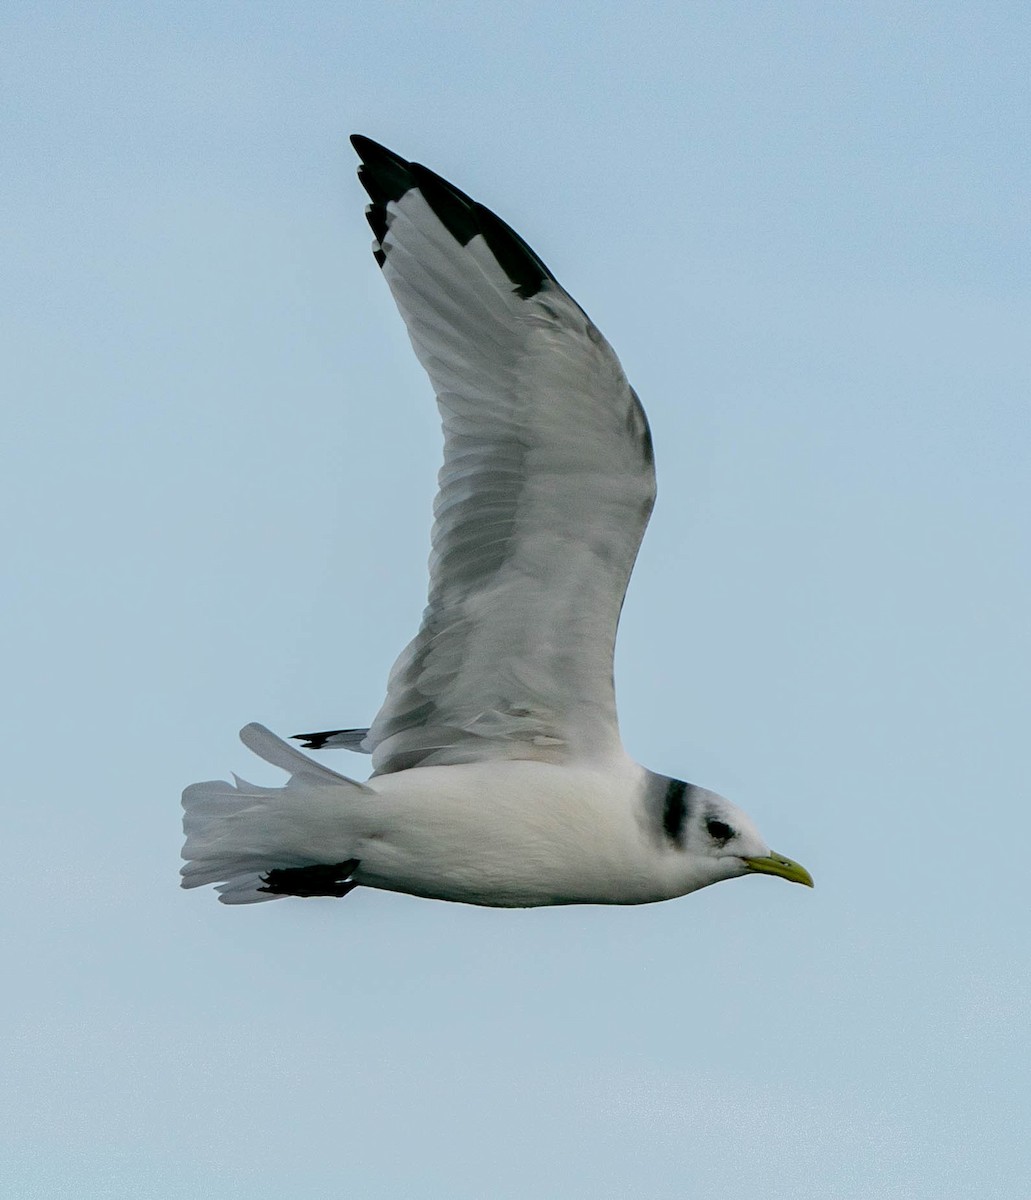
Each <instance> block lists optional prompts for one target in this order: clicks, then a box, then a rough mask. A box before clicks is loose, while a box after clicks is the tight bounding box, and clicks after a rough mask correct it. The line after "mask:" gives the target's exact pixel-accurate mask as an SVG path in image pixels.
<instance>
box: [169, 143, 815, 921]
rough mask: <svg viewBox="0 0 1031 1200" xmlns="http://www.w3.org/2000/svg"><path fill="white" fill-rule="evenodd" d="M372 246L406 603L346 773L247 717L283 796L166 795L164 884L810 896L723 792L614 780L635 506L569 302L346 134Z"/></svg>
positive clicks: (501, 237)
mask: <svg viewBox="0 0 1031 1200" xmlns="http://www.w3.org/2000/svg"><path fill="white" fill-rule="evenodd" d="M352 142H353V144H354V147H355V149H356V150H357V151H358V154H359V155H360V157H361V159H362V165H361V167H360V168H359V172H358V174H359V178H360V180H361V182H362V184H363V185H364V187H365V190H366V191H367V192H368V194H369V196H370V197H371V200H372V203H371V204H370V205H369V207H368V208H367V210H366V213H367V216H368V220H369V224H370V225H371V226H372V230H373V233H374V234H375V239H376V240H375V242H374V244H373V253H374V255H375V257H376V261H377V262H378V263H379V265H380V267H381V268H382V272H383V275H384V278H385V279H386V281H387V283H388V285H389V286H390V290H391V291H392V293H393V295H394V299H395V300H396V302H397V306H398V308H399V309H400V310H401V315H402V317H403V318H404V321H405V324H406V325H407V327H408V333H409V335H410V337H411V340H412V345H413V347H414V349H415V353H416V354H417V356H418V358H419V361H420V362H421V363H422V365H423V367H424V368H425V369H426V371H427V373H428V374H429V377H430V379H431V381H432V383H433V387H434V390H435V392H436V394H437V403H438V405H439V408H440V414H441V418H442V421H443V426H444V465H443V467H442V468H441V471H440V490H439V493H438V495H437V499H436V503H435V504H434V524H433V537H432V546H433V548H432V555H431V558H430V585H429V602H428V604H427V607H426V610H425V613H424V616H423V621H422V626H421V628H420V630H419V632H418V633H417V634H416V636H415V638H414V640H413V641H412V642H411V643H410V644H409V645H408V646H407V648H406V649H405V650H404V651H403V652H402V654H401V656H400V658H399V659H398V660H397V662H396V663H395V665H394V668H393V670H392V671H391V673H390V679H389V683H388V685H387V697H386V700H385V701H384V703H383V707H382V708H381V709H380V711H379V713H378V714H377V715H376V718H375V720H374V721H373V722H372V725H371V726H370V727H369V728H368V729H348V730H335V731H332V732H327V733H312V734H306V735H297V736H298V740H300V741H302V742H304V743H305V745H306V747H307V748H309V749H315V750H318V749H321V748H323V747H326V746H339V747H345V748H347V749H349V750H358V751H363V752H365V753H367V754H371V755H372V766H373V774H372V777H371V778H370V779H369V780H368V781H367V782H365V783H358V782H356V781H354V780H352V779H348V778H346V777H345V776H343V775H339V774H337V773H336V772H335V771H331V770H329V769H328V768H327V767H325V766H323V765H322V764H321V763H319V762H316V761H315V760H313V759H312V758H310V757H309V756H308V755H306V754H302V753H301V751H300V750H297V749H295V748H294V747H292V746H290V745H289V744H288V743H286V742H284V741H282V740H281V739H280V738H278V737H276V736H275V735H274V734H272V733H271V732H269V730H267V729H265V728H264V727H262V726H260V725H248V726H246V727H245V728H244V729H243V730H242V731H241V734H240V736H241V738H242V740H243V742H244V744H245V745H246V746H247V747H248V748H249V749H251V750H253V751H254V752H255V754H257V755H259V756H260V757H261V758H263V759H265V760H266V761H267V762H269V763H272V764H273V765H275V766H277V767H281V768H282V769H283V770H284V771H286V772H288V773H289V776H290V778H289V781H288V782H287V784H286V786H285V787H282V788H269V787H258V786H255V785H253V784H249V783H246V782H244V781H243V780H240V779H237V780H236V782H235V783H233V784H230V783H223V782H212V783H195V784H193V785H192V786H191V787H188V788H187V789H186V791H185V792H184V793H183V805H184V808H185V810H186V815H185V821H184V825H185V830H186V844H185V847H184V849H183V857H184V858H185V859H186V860H187V862H186V866H184V867H183V871H182V875H183V886H184V887H198V886H200V885H202V884H209V883H213V884H218V886H219V891H220V892H221V899H222V901H223V902H224V903H227V904H248V903H252V902H254V901H258V900H272V899H276V898H277V897H280V896H344V895H346V894H347V893H348V892H349V891H350V890H351V889H352V888H354V887H356V886H363V887H372V888H382V889H386V890H389V891H396V892H406V893H410V894H412V895H416V896H427V897H432V898H435V899H438V900H457V901H462V902H465V903H468V904H482V905H494V906H499V907H525V906H533V905H545V904H643V903H648V902H649V901H655V900H668V899H671V898H672V897H674V896H682V895H684V894H685V893H687V892H692V891H695V890H697V889H698V888H701V887H705V886H706V885H708V884H710V883H716V882H717V881H719V880H721V879H730V878H733V877H734V876H737V875H745V874H747V873H749V872H762V873H764V874H767V875H780V876H782V877H783V878H785V879H789V880H793V881H794V882H796V883H804V884H809V885H811V884H812V879H811V878H810V876H809V873H808V872H807V871H806V870H805V868H804V867H801V866H799V865H798V863H795V862H792V861H791V859H788V858H784V857H782V856H781V855H779V854H774V853H773V852H772V851H771V850H770V848H769V847H768V846H767V844H766V842H765V841H764V840H763V838H762V836H761V835H760V834H759V832H758V831H757V830H756V828H755V826H754V825H753V824H752V822H751V820H749V818H748V817H747V816H746V815H745V814H744V813H743V812H742V811H741V810H740V809H738V808H736V807H735V806H734V805H733V804H731V803H730V802H729V801H728V800H725V799H724V798H723V797H721V796H718V795H716V794H715V793H713V792H710V791H706V789H705V788H701V787H696V786H694V785H693V784H689V783H685V782H683V781H682V780H678V779H671V778H669V777H667V776H665V775H659V774H656V773H654V772H652V771H648V770H646V769H645V768H644V767H641V766H639V765H638V764H637V763H636V762H634V761H633V759H631V758H630V757H629V756H628V755H627V753H626V751H625V750H624V749H623V744H622V741H621V740H620V736H619V729H618V725H617V722H616V705H615V696H614V691H613V678H612V657H613V647H614V643H615V637H616V625H617V623H618V620H619V614H620V608H621V606H622V603H623V595H624V592H625V591H626V586H627V581H628V580H629V577H630V572H631V570H632V568H633V564H634V559H635V557H636V555H637V549H638V546H639V545H640V542H641V538H642V536H643V534H644V529H645V525H646V524H647V522H648V517H649V515H650V513H651V510H652V505H653V503H654V499H655V471H654V463H653V456H652V443H651V435H650V432H649V429H648V421H647V418H646V417H645V414H644V409H643V408H642V407H641V403H640V401H639V400H638V398H637V395H636V393H635V392H634V390H633V389H632V388H631V387H630V385H629V383H628V382H627V380H626V377H625V376H624V374H623V371H622V368H621V367H620V365H619V361H618V360H617V358H616V356H615V354H614V353H613V351H612V349H611V347H610V346H609V344H608V342H606V341H605V339H604V338H603V337H602V335H601V334H600V333H599V332H598V330H597V329H596V328H595V326H594V325H593V324H592V322H591V321H590V319H589V318H588V317H587V315H586V314H585V313H584V311H583V309H582V308H580V306H579V305H578V304H577V303H576V302H575V301H574V300H573V299H572V298H571V297H570V296H569V294H568V293H567V292H566V291H565V290H564V289H563V288H562V287H561V286H560V285H559V283H558V282H557V280H556V279H555V277H554V276H553V275H552V274H551V272H550V271H549V270H548V268H547V267H546V266H545V265H544V263H543V262H541V260H540V259H539V258H538V257H537V255H536V254H535V253H534V252H533V251H532V250H531V249H530V248H529V246H527V244H526V243H525V242H524V241H523V240H522V238H520V237H519V235H518V234H516V233H515V232H513V230H511V229H510V228H509V227H508V226H507V225H506V224H505V223H504V222H503V221H501V220H500V219H499V218H498V217H497V216H495V215H494V213H492V212H491V211H490V210H489V209H486V208H484V207H483V205H481V204H478V203H476V202H475V201H474V200H471V199H470V198H469V197H468V196H466V195H465V194H464V193H463V192H460V191H459V190H458V189H457V188H456V187H454V186H453V185H452V184H450V183H448V182H447V181H446V180H444V179H442V178H441V177H440V176H439V175H436V174H434V173H433V172H432V171H430V170H428V169H427V168H426V167H423V166H421V165H420V164H419V163H410V162H406V161H405V160H404V159H403V158H400V157H398V155H396V154H394V153H392V152H391V151H389V150H387V149H385V148H384V147H383V146H380V145H377V143H375V142H373V141H370V140H369V139H368V138H365V137H354V138H352Z"/></svg>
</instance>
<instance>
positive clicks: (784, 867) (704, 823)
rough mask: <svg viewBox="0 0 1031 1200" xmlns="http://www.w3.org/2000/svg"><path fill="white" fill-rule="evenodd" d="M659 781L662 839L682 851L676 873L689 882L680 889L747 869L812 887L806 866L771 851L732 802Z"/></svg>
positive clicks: (745, 872) (698, 789)
mask: <svg viewBox="0 0 1031 1200" xmlns="http://www.w3.org/2000/svg"><path fill="white" fill-rule="evenodd" d="M655 778H658V777H655ZM663 784H664V786H663V791H662V805H661V822H662V834H663V839H664V842H665V844H666V846H667V847H668V848H669V849H672V850H674V851H677V852H679V854H680V855H682V858H681V860H680V863H679V871H678V874H679V875H680V876H681V878H685V877H686V882H688V884H689V886H688V887H687V888H686V889H685V890H687V891H695V890H696V889H697V888H700V887H705V886H706V885H708V884H710V883H717V882H718V881H719V880H721V879H733V878H734V877H735V876H737V875H748V874H751V873H759V874H763V875H779V876H780V877H781V878H782V879H788V880H790V881H791V882H792V883H803V884H805V885H806V886H807V887H812V886H813V880H812V876H811V875H810V874H809V872H808V871H807V870H806V869H805V867H803V866H800V865H799V864H798V863H796V862H794V861H792V860H791V859H790V858H785V857H784V856H783V855H782V854H776V853H774V851H772V850H771V849H770V848H769V846H768V845H767V844H766V841H765V839H764V838H763V836H762V834H760V832H759V831H758V829H756V827H755V825H754V824H753V823H752V819H751V818H750V817H749V816H748V814H747V813H745V812H743V811H742V810H741V809H740V808H738V807H737V805H735V804H731V802H730V801H729V800H726V799H724V797H723V796H718V795H717V794H716V793H715V792H710V791H708V790H706V789H705V788H701V787H695V786H694V785H693V784H690V783H681V782H680V781H679V780H676V779H664V780H663Z"/></svg>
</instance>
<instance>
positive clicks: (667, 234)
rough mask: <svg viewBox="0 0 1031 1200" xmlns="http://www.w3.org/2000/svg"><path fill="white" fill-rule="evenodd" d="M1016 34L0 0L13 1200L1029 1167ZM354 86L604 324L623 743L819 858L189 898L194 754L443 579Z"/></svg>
mask: <svg viewBox="0 0 1031 1200" xmlns="http://www.w3.org/2000/svg"><path fill="white" fill-rule="evenodd" d="M1029 35H1031V17H1029V15H1028V9H1027V6H1026V4H1024V3H1020V4H1018V3H990V4H987V5H981V6H974V7H971V6H970V5H968V4H959V3H941V4H929V3H919V4H918V3H908V2H905V0H893V2H892V3H890V4H888V3H857V4H850V5H830V4H823V3H783V4H770V3H762V4H754V3H752V4H750V3H726V4H725V3H696V4H689V3H683V2H682V0H681V2H679V3H675V4H673V3H670V4H657V3H647V2H644V3H638V4H635V5H626V4H622V3H621V4H613V3H597V4H583V3H565V4H561V5H556V4H554V3H547V4H544V3H539V4H538V3H527V4H518V3H517V4H512V5H507V6H499V5H492V4H484V3H476V4H473V3H453V4H446V5H445V4H430V3H421V4H413V3H395V4H385V3H383V2H382V0H379V2H377V3H371V2H365V0H348V2H347V3H337V4H330V3H326V4H320V3H311V2H307V3H306V2H303V0H302V2H298V3H293V4H290V5H286V4H269V3H261V2H250V3H222V4H210V3H194V2H190V0H176V3H175V4H172V3H149V4H124V3H106V4H97V5H84V4H81V3H75V4H65V3H59V2H55V3H48V4H45V5H40V4H39V3H31V4H29V3H23V2H20V0H8V2H7V3H6V4H5V5H4V9H3V15H2V17H0V159H2V163H3V166H2V183H0V220H2V229H3V238H2V239H0V277H2V279H3V288H2V290H0V344H2V361H3V364H4V368H3V377H4V391H5V393H6V402H5V409H6V412H7V417H6V421H5V425H6V435H5V437H4V438H3V443H4V444H3V450H2V454H3V461H2V463H0V501H2V509H3V512H4V513H5V514H6V520H5V522H4V524H5V526H6V530H5V532H4V533H3V535H2V537H3V551H2V561H3V567H4V571H5V574H6V576H7V579H6V581H5V582H4V584H3V594H4V598H5V605H4V607H5V610H6V614H7V616H6V620H5V622H4V630H3V639H4V642H3V675H4V679H5V686H4V688H3V701H2V703H3V708H4V711H3V714H2V728H3V730H4V752H5V758H6V762H5V766H4V789H3V790H4V801H3V846H4V849H3V862H4V868H3V882H2V895H3V914H2V922H0V927H2V931H3V932H2V937H3V949H2V957H0V963H2V965H3V973H4V976H5V978H6V982H5V983H4V986H3V987H2V989H0V1025H2V1028H3V1029H4V1037H3V1039H2V1046H0V1078H2V1080H3V1082H2V1085H0V1193H2V1194H3V1195H4V1196H10V1197H19V1198H21V1197H26V1198H35V1197H48V1198H49V1197H75V1198H77V1200H93V1198H101V1197H103V1198H105V1200H122V1198H125V1200H129V1198H130V1197H131V1198H140V1197H142V1198H144V1200H149V1198H154V1200H165V1198H168V1200H180V1198H185V1197H198V1198H199V1197H218V1198H219V1200H237V1198H241V1200H242V1198H244V1197H246V1198H247V1200H252V1198H253V1197H255V1196H277V1195H309V1194H311V1195H324V1196H327V1197H336V1196H360V1197H362V1198H363V1200H377V1198H381V1197H382V1198H387V1197H389V1198H392V1200H393V1198H395V1197H398V1196H410V1197H416V1198H419V1200H422V1198H427V1200H438V1198H439V1200H482V1198H484V1197H490V1198H494V1197H498V1198H503V1200H509V1198H511V1200H522V1198H524V1197H529V1196H534V1197H537V1196H539V1197H546V1198H556V1200H581V1198H583V1200H587V1198H590V1200H610V1198H611V1200H622V1198H625V1197H635V1198H636V1197H640V1198H645V1197H647V1198H648V1200H666V1198H669V1200H672V1198H674V1197H676V1198H680V1197H696V1196H697V1197H710V1196H712V1197H720V1198H726V1200H754V1198H755V1197H756V1196H762V1197H763V1198H764V1200H781V1198H784V1200H786V1198H787V1197H795V1196H798V1195H806V1196H819V1197H821V1198H828V1200H873V1198H880V1197H888V1198H892V1200H895V1198H903V1200H932V1198H933V1200H941V1198H942V1197H946V1198H952V1197H972V1196H992V1197H1024V1196H1027V1195H1029V1194H1031V1166H1029V1162H1031V1156H1029V1153H1028V1144H1029V1139H1031V1080H1029V1075H1031V1065H1029V1064H1031V1020H1029V1010H1031V969H1029V963H1028V957H1029V949H1031V933H1029V921H1028V901H1027V884H1026V880H1027V875H1028V871H1029V854H1031V819H1029V796H1028V774H1029V764H1028V758H1029V746H1031V736H1029V713H1031V704H1029V700H1031V696H1029V690H1031V689H1029V680H1031V634H1029V619H1028V618H1029V613H1031V556H1029V553H1028V533H1027V531H1028V518H1029V514H1031V469H1029V449H1031V421H1029V420H1028V401H1029V385H1031V340H1029V338H1028V329H1029V327H1031V288H1029V282H1028V281H1029V279H1031V273H1029V255H1028V240H1027V233H1028V201H1029V197H1031V187H1029V159H1028V154H1027V130H1028V127H1029V117H1031V112H1029V108H1031V105H1029V93H1031V74H1029V72H1028V57H1029V51H1031V37H1029ZM353 131H360V132H363V133H366V134H368V135H370V136H372V137H374V138H376V139H378V140H380V141H383V142H385V143H386V144H387V145H389V146H392V147H394V148H396V149H397V150H398V151H399V152H400V153H401V154H403V155H404V156H406V157H410V158H416V159H419V160H421V161H423V162H425V163H427V164H428V165H430V166H432V167H433V168H434V169H436V170H437V171H439V172H441V173H442V174H444V175H446V176H447V177H449V178H451V179H453V180H454V182H455V183H456V184H457V185H458V186H460V187H461V188H463V189H464V190H466V191H468V192H470V193H471V194H473V195H474V196H476V197H477V198H478V199H480V200H482V201H483V202H484V203H486V204H488V205H489V206H490V207H492V208H494V209H495V210H497V211H498V212H499V213H500V214H501V215H502V216H504V217H505V218H506V219H507V220H508V221H509V222H510V223H511V224H513V225H514V226H515V227H516V228H517V229H518V230H519V231H520V232H521V233H522V234H523V235H524V236H525V237H526V238H527V240H528V241H529V242H530V243H531V244H532V245H533V246H534V247H535V249H536V250H537V251H538V252H539V253H540V254H541V256H542V257H543V258H544V260H545V261H546V262H547V263H548V264H549V266H550V267H551V268H552V270H553V271H554V272H555V274H556V275H557V276H558V277H559V278H560V279H561V280H562V282H563V283H564V284H565V285H566V286H567V287H568V288H569V290H570V291H571V292H572V294H573V295H574V296H576V297H577V299H578V300H579V301H580V302H581V303H582V304H583V305H584V307H585V308H586V309H587V310H588V311H589V312H590V313H591V315H592V317H593V318H594V319H595V321H596V322H597V323H598V325H599V326H600V327H601V329H602V330H603V331H604V332H605V334H606V336H607V337H608V338H609V340H610V341H611V342H612V344H613V345H614V346H615V348H616V350H617V353H619V355H620V357H621V359H622V362H623V365H624V367H625V368H626V371H627V374H628V375H629V376H630V378H631V380H632V382H633V383H634V384H635V386H636V388H637V390H638V391H639V392H640V394H641V397H642V399H643V401H644V404H645V406H646V408H647V411H648V413H649V416H650V418H651V423H652V428H653V432H654V435H655V442H656V449H657V460H658V471H659V502H658V506H657V509H656V512H655V516H654V518H653V521H652V525H651V529H650V532H649V535H648V537H647V538H646V539H645V543H644V547H643V550H642V553H641V557H640V560H639V564H638V569H637V572H636V574H635V576H634V579H633V582H632V584H631V589H630V594H629V597H628V600H627V604H626V608H625V610H624V618H623V623H622V629H621V638H620V645H619V651H618V656H617V686H618V694H619V701H620V712H621V719H622V725H623V732H624V739H625V741H626V744H627V747H628V749H629V750H630V752H631V753H632V754H633V755H634V756H635V757H637V758H638V759H640V760H641V761H642V762H644V763H645V764H647V765H648V766H649V767H651V768H653V769H655V770H658V771H663V772H666V773H669V774H674V775H679V776H681V777H685V778H687V779H690V780H691V781H693V782H695V783H698V784H702V785H704V786H707V787H710V788H714V789H716V790H718V791H721V792H723V793H725V794H726V795H728V796H730V797H731V798H732V799H733V800H735V801H736V802H737V803H739V804H741V805H742V806H743V807H744V808H746V809H747V810H748V811H749V812H750V813H751V814H752V815H753V816H754V817H755V819H756V821H757V822H758V824H759V826H760V828H761V829H762V830H763V831H764V833H765V834H766V836H767V837H768V839H769V841H770V843H771V844H772V845H773V846H774V847H775V848H776V849H778V850H779V851H781V852H783V853H786V854H789V855H791V856H792V857H793V858H797V859H798V860H799V861H801V862H803V863H805V864H806V865H807V866H808V867H809V868H810V869H811V870H812V872H813V874H814V876H815V877H816V881H817V887H816V890H815V891H812V892H810V891H808V890H806V889H803V888H799V887H790V886H787V885H785V884H784V883H782V882H780V881H777V880H773V879H768V878H751V879H747V880H741V881H735V882H733V883H732V884H723V885H721V886H719V887H713V888H709V889H707V890H705V891H703V892H701V893H699V894H697V895H693V896H689V897H687V898H685V899H683V900H680V901H674V902H672V903H668V904H664V905H656V906H650V907H645V908H638V909H626V910H620V909H604V908H570V909H554V910H546V909H544V910H535V911H525V912H519V911H516V912H506V911H491V910H478V909H473V908H465V907H460V906H454V905H443V904H438V903H433V902H429V901H422V900H416V899H411V898H408V897H403V896H394V895H389V894H379V893H375V892H371V891H365V890H359V891H357V892H356V893H355V894H354V895H353V896H352V897H350V898H349V899H348V900H347V901H346V903H339V902H333V901H308V902H300V901H294V902H283V903H278V904H271V905H260V906H255V907H253V908H249V909H227V908H225V907H224V906H221V905H219V904H217V903H216V902H215V895H214V893H213V892H211V891H210V890H208V889H206V890H204V891H196V892H191V893H184V892H181V891H180V890H179V889H178V881H177V874H176V873H177V870H178V866H179V860H178V855H179V848H180V844H181V832H180V809H179V793H180V791H181V790H182V788H183V786H185V785H186V784H188V783H191V782H193V781H194V780H198V779H211V778H218V777H222V778H224V777H227V775H228V773H229V772H230V771H232V770H235V771H238V772H239V773H241V774H243V775H245V776H246V777H248V778H251V779H255V780H257V781H259V782H268V783H278V782H280V781H281V780H282V776H281V775H280V774H279V773H278V772H276V771H275V770H274V769H272V768H267V767H265V766H264V765H263V764H261V763H258V762H257V761H256V760H255V759H253V758H252V757H251V756H250V755H249V754H248V753H247V752H246V751H245V750H244V749H243V747H242V746H240V744H239V743H238V742H237V740H236V731H237V729H238V728H239V727H240V726H241V725H243V724H244V723H245V722H248V721H251V720H258V721H261V722H264V723H265V724H267V725H269V726H270V727H271V728H273V729H275V730H277V731H279V732H280V733H283V734H291V733H294V732H296V731H297V730H304V729H323V728H333V727H335V726H341V725H345V726H346V725H360V724H365V723H367V722H368V721H369V720H370V719H371V717H372V716H373V715H374V713H375V710H376V708H377V706H378V704H379V702H380V699H381V697H382V691H383V686H384V682H385V678H386V673H387V670H388V668H389V666H390V664H391V662H392V660H393V657H394V655H395V654H396V653H397V652H398V651H399V650H400V648H401V646H402V645H403V644H404V642H405V641H407V639H408V638H409V637H410V636H411V634H412V633H413V632H414V629H415V627H416V624H417V621H418V618H419V614H420V611H421V607H422V603H423V596H424V589H425V561H426V555H427V551H428V531H429V519H430V503H431V500H432V494H433V490H434V480H435V474H436V470H437V466H438V458H439V433H438V431H437V418H436V413H435V409H434V405H433V403H432V397H431V393H430V389H429V385H428V383H427V382H426V380H425V378H424V377H423V375H422V373H421V371H420V368H419V366H418V364H417V363H416V361H415V358H414V356H413V354H412V353H411V350H410V348H409V346H408V344H407V339H406V336H405V333H404V330H403V326H402V324H401V321H400V318H399V317H398V315H397V314H396V312H395V310H394V307H393V303H392V301H391V298H390V296H389V293H388V291H387V289H386V287H385V286H384V285H383V282H382V280H381V279H380V278H379V276H378V272H377V271H376V269H375V266H374V264H373V261H372V257H371V255H370V253H369V243H370V236H371V235H370V233H369V231H368V229H367V227H366V225H365V221H364V219H363V216H362V210H363V205H364V201H365V197H364V193H363V192H362V191H361V189H360V187H359V185H358V183H357V181H356V179H355V177H354V168H355V159H354V155H353V153H352V152H351V150H350V147H349V146H348V145H347V143H346V135H347V134H349V133H351V132H353ZM329 761H330V763H331V765H332V766H334V767H337V768H339V769H341V770H344V771H350V772H353V773H358V772H360V771H361V770H362V768H363V767H364V766H365V763H364V761H363V760H360V759H357V758H352V757H351V756H348V755H347V754H346V753H343V752H340V753H338V754H337V755H334V756H332V757H331V759H330V760H329Z"/></svg>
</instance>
